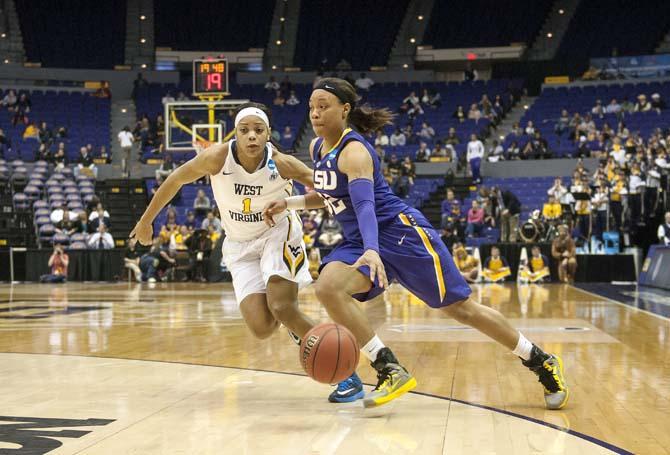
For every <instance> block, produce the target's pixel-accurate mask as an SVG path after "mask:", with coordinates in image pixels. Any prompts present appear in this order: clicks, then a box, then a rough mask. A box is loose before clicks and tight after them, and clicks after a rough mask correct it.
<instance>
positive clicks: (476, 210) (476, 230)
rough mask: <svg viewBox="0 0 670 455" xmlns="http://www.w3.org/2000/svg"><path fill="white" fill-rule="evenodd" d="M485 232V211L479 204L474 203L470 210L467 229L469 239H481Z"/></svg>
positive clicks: (466, 233)
mask: <svg viewBox="0 0 670 455" xmlns="http://www.w3.org/2000/svg"><path fill="white" fill-rule="evenodd" d="M483 230H484V209H483V208H481V207H480V206H479V202H477V201H476V200H474V201H472V207H471V208H470V210H468V224H467V226H466V227H465V235H466V236H467V237H480V236H481V234H482V231H483Z"/></svg>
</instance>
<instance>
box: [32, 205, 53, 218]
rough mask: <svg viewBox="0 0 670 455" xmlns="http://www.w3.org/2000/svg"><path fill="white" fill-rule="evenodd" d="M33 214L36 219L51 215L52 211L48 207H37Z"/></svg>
mask: <svg viewBox="0 0 670 455" xmlns="http://www.w3.org/2000/svg"><path fill="white" fill-rule="evenodd" d="M33 215H34V216H35V219H37V218H39V217H41V216H49V215H51V212H50V211H49V209H47V208H43V209H42V208H40V209H36V210H35V213H33Z"/></svg>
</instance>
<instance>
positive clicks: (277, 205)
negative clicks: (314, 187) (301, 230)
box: [263, 191, 326, 227]
mask: <svg viewBox="0 0 670 455" xmlns="http://www.w3.org/2000/svg"><path fill="white" fill-rule="evenodd" d="M325 206H326V203H325V202H324V200H323V198H322V197H321V195H320V194H319V193H317V192H316V191H310V192H309V193H307V194H304V195H300V196H290V197H287V198H283V199H277V200H275V201H272V202H268V203H267V204H265V207H263V221H265V224H267V225H268V226H269V227H273V226H274V225H275V222H274V219H273V217H274V215H277V214H279V213H282V212H283V211H284V210H287V209H289V210H303V209H308V210H310V209H320V208H323V207H325Z"/></svg>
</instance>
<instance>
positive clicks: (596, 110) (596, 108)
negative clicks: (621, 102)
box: [591, 100, 605, 118]
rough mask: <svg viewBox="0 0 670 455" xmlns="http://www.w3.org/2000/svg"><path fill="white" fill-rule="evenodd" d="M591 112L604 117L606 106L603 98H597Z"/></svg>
mask: <svg viewBox="0 0 670 455" xmlns="http://www.w3.org/2000/svg"><path fill="white" fill-rule="evenodd" d="M591 114H593V115H595V116H598V117H599V118H603V117H604V116H605V108H604V107H603V102H602V101H601V100H596V105H595V106H593V107H592V108H591Z"/></svg>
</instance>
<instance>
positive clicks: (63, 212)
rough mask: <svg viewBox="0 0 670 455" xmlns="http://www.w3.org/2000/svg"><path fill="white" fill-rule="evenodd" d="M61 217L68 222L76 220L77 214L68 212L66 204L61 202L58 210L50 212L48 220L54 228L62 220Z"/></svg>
mask: <svg viewBox="0 0 670 455" xmlns="http://www.w3.org/2000/svg"><path fill="white" fill-rule="evenodd" d="M63 217H66V218H67V221H68V222H70V221H75V220H76V219H77V214H76V213H74V212H71V211H70V210H68V208H67V203H66V202H65V201H63V204H62V205H61V206H60V207H59V208H57V209H55V210H53V211H52V212H51V214H50V215H49V219H50V220H51V223H52V224H53V225H54V226H57V225H58V223H60V222H61V221H62V220H63Z"/></svg>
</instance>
